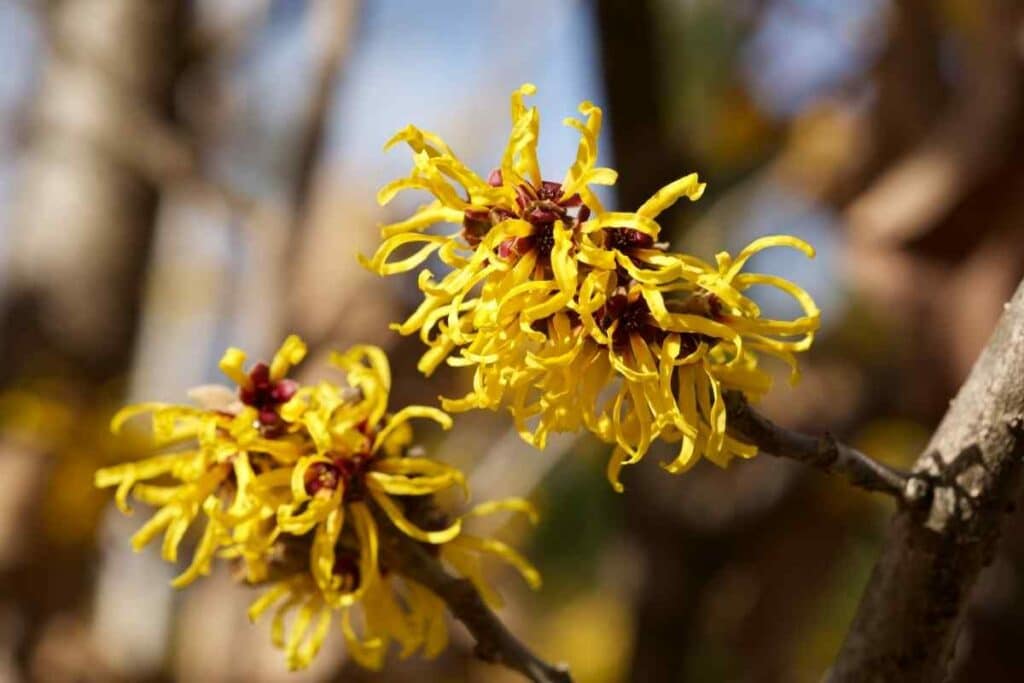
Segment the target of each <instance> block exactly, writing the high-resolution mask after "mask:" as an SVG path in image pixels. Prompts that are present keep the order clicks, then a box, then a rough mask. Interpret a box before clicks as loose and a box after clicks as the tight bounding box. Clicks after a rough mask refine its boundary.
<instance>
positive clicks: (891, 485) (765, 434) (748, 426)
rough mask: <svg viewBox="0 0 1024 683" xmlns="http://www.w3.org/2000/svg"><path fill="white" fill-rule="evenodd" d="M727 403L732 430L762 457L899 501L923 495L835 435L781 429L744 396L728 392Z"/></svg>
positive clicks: (905, 479)
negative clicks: (809, 469)
mask: <svg viewBox="0 0 1024 683" xmlns="http://www.w3.org/2000/svg"><path fill="white" fill-rule="evenodd" d="M725 400H726V406H727V409H728V413H729V422H728V424H729V429H730V430H732V431H734V432H736V433H737V435H738V436H740V437H741V438H742V439H743V440H744V441H747V442H748V443H752V444H754V445H755V446H757V447H758V449H759V450H760V451H761V452H762V453H767V454H768V455H774V456H775V457H777V458H789V459H790V460H796V461H797V462H801V463H804V464H805V465H810V466H811V467H815V468H817V469H820V470H823V471H825V472H828V473H830V474H841V475H843V476H845V477H846V478H847V479H849V480H850V483H851V484H853V485H854V486H859V487H860V488H863V489H867V490H869V491H881V492H882V493H887V494H889V495H891V496H895V497H896V498H897V499H899V500H903V501H908V502H909V501H911V500H916V499H918V498H920V496H921V495H922V493H921V486H919V485H918V484H919V482H917V481H914V484H913V485H911V484H910V482H911V481H912V479H911V478H910V477H909V476H908V475H906V474H904V473H902V472H899V471H897V470H894V469H892V468H891V467H888V466H886V465H883V464H882V463H880V462H878V461H876V460H872V459H871V458H870V457H869V456H867V455H865V454H864V453H862V452H860V451H858V450H857V449H856V448H852V447H850V446H847V445H846V444H844V443H841V442H839V441H838V440H836V438H835V437H833V436H832V435H831V434H828V433H826V434H824V435H822V436H821V437H815V436H811V435H809V434H803V433H801V432H795V431H792V430H789V429H786V428H784V427H780V426H779V425H777V424H775V423H774V422H772V421H771V420H769V419H768V418H766V417H764V416H763V415H761V414H759V413H758V412H756V411H755V410H754V409H753V408H751V407H750V404H749V403H747V400H746V399H745V398H744V397H743V394H742V393H740V392H735V391H731V392H728V393H727V394H726V397H725Z"/></svg>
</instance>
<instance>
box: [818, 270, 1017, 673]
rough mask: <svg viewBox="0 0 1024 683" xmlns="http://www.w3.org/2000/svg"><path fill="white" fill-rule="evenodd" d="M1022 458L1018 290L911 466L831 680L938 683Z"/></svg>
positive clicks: (987, 559) (1014, 485)
mask: <svg viewBox="0 0 1024 683" xmlns="http://www.w3.org/2000/svg"><path fill="white" fill-rule="evenodd" d="M1022 459H1024V284H1022V285H1021V286H1020V287H1019V288H1018V290H1017V294H1016V295H1015V296H1014V298H1013V300H1012V301H1011V302H1010V303H1009V304H1007V307H1006V311H1005V313H1004V315H1003V318H1002V320H1001V321H1000V323H999V326H998V328H997V329H996V331H995V334H994V335H993V337H992V339H991V341H990V342H989V345H988V346H987V347H986V349H985V351H984V352H983V353H982V355H981V357H980V358H979V359H978V362H977V363H976V364H975V366H974V369H973V370H972V371H971V374H970V376H969V377H968V379H967V382H966V383H965V384H964V385H963V387H962V388H961V389H960V392H959V393H958V394H957V397H956V398H955V399H954V400H953V401H952V403H951V404H950V408H949V411H948V412H947V413H946V416H945V417H944V418H943V420H942V423H941V424H940V425H939V428H938V430H937V431H936V432H935V434H934V436H933V437H932V439H931V442H930V443H929V445H928V448H927V449H926V450H925V452H924V454H923V455H922V456H921V457H920V458H919V459H918V461H917V463H916V464H915V467H914V472H915V474H916V476H917V477H918V482H917V484H918V486H919V488H920V490H921V491H922V493H924V494H925V495H924V497H923V500H922V501H921V503H920V504H918V505H907V506H904V507H903V509H901V510H900V511H899V512H898V513H897V514H896V516H895V517H894V518H893V520H892V523H891V526H890V529H889V537H888V540H887V541H886V546H885V549H884V550H883V553H882V557H881V559H880V560H879V562H878V564H877V565H876V567H875V571H874V573H873V574H872V577H871V580H870V582H869V583H868V587H867V589H866V591H865V593H864V597H863V599H862V600H861V604H860V608H859V610H858V613H857V616H856V618H855V619H854V622H853V625H852V627H851V629H850V632H849V633H848V634H847V638H846V642H845V643H844V645H843V649H842V651H841V652H840V655H839V658H838V660H837V661H836V664H835V666H834V668H833V670H832V673H831V678H830V680H831V681H833V682H834V683H835V682H840V681H896V680H898V681H941V680H943V678H944V676H945V675H946V671H947V667H948V664H949V662H950V659H951V658H952V655H953V652H954V648H955V645H956V638H957V634H958V632H959V629H960V626H961V625H962V623H963V619H964V615H965V611H966V608H967V604H968V598H969V597H970V592H971V588H972V587H973V586H974V584H975V582H976V581H977V578H978V574H979V573H980V572H981V570H982V569H983V568H984V567H985V566H986V565H987V564H988V563H989V562H990V561H991V560H992V557H993V554H994V552H995V548H996V543H997V541H998V538H999V532H1000V527H1001V526H1002V524H1003V518H1004V517H1005V516H1006V513H1007V512H1009V511H1010V510H1011V509H1012V501H1013V500H1014V497H1015V496H1016V495H1018V494H1019V479H1020V469H1021V460H1022ZM913 484H914V482H911V486H913Z"/></svg>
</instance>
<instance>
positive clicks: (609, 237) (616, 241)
mask: <svg viewBox="0 0 1024 683" xmlns="http://www.w3.org/2000/svg"><path fill="white" fill-rule="evenodd" d="M604 234H605V244H606V245H607V246H608V247H610V248H612V249H618V250H619V251H629V250H630V249H650V248H651V247H653V246H654V238H653V237H651V236H650V235H648V234H646V233H643V232H640V231H639V230H634V229H632V228H608V229H607V230H605V231H604Z"/></svg>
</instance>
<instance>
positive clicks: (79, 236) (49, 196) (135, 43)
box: [0, 0, 190, 675]
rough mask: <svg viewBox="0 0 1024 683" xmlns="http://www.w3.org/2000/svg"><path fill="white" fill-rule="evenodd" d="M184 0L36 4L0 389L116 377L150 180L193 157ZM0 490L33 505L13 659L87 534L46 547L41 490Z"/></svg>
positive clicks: (74, 570) (136, 286)
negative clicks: (179, 99) (29, 110)
mask: <svg viewBox="0 0 1024 683" xmlns="http://www.w3.org/2000/svg"><path fill="white" fill-rule="evenodd" d="M188 4H189V3H187V2H186V1H185V0H144V1H143V0H60V1H53V2H46V3H38V7H39V13H40V19H41V23H42V24H43V32H44V35H45V36H46V38H47V45H46V47H47V53H46V55H45V63H44V65H43V68H42V73H41V76H40V86H39V91H38V94H37V101H36V105H35V110H34V117H33V121H32V124H31V125H32V128H31V140H30V147H29V151H28V156H27V158H26V160H25V162H24V165H23V168H24V172H23V175H22V179H21V182H22V186H21V192H20V196H19V198H18V201H19V206H18V213H17V216H16V222H15V228H14V229H13V230H12V231H11V241H10V244H9V263H8V268H7V269H6V271H7V272H6V281H5V282H4V286H5V290H4V292H3V300H2V302H0V314H2V316H3V325H2V327H0V330H2V331H0V343H2V346H3V348H2V351H0V352H2V356H3V358H4V360H5V362H4V363H3V364H2V366H0V367H2V368H3V369H2V370H0V388H3V387H9V386H11V385H12V384H22V383H29V382H32V381H33V380H35V379H38V378H40V377H44V378H56V379H58V380H59V381H60V383H61V387H62V389H63V390H65V391H66V392H68V393H69V394H70V396H71V397H72V398H73V400H76V401H79V402H81V405H89V404H90V403H93V402H95V401H96V400H97V397H98V396H99V395H100V394H101V392H102V391H104V390H109V387H108V386H105V385H109V384H110V383H111V381H112V380H119V379H122V378H123V377H124V376H125V375H126V374H127V370H128V368H129V366H130V363H131V357H132V350H133V346H134V341H135V335H136V327H137V321H138V318H139V307H140V301H141V293H142V289H143V284H144V276H145V272H146V267H147V265H148V255H149V248H150V242H151V238H152V235H153V227H154V220H155V216H156V211H157V204H158V194H159V184H160V182H161V180H162V179H164V178H166V177H168V175H169V174H170V175H173V174H174V173H175V172H177V171H180V170H181V169H184V168H187V167H188V164H189V161H190V160H189V158H188V155H187V153H185V152H183V151H182V150H183V147H182V146H181V145H179V144H178V143H177V141H176V135H175V133H174V132H173V131H174V128H173V126H172V120H173V99H174V86H175V81H176V79H177V77H178V74H179V73H180V71H181V69H182V67H183V57H184V45H183V43H184V40H185V38H184V36H185V30H184V29H185V26H186V19H187V17H186V8H187V6H188ZM45 462H46V461H45V460H44V459H42V458H39V463H40V464H39V465H38V467H40V468H42V469H43V472H42V473H41V476H39V477H37V478H36V479H35V484H37V485H40V484H42V483H43V480H44V479H45V468H46V464H45ZM30 488H31V487H30ZM5 493H6V495H17V496H24V497H25V499H26V503H25V506H24V507H25V510H26V513H29V512H31V513H33V514H25V515H23V516H22V519H21V521H20V528H21V530H22V533H23V535H24V536H25V537H26V538H30V539H31V542H30V543H28V542H26V543H25V544H24V551H23V552H21V554H20V555H18V556H17V557H16V558H15V560H14V561H13V562H12V563H11V564H10V565H9V566H4V567H3V568H2V569H3V574H2V575H0V584H2V586H3V588H2V589H0V590H2V596H3V599H4V600H12V601H16V602H17V603H19V604H20V608H19V612H20V613H21V614H22V615H24V617H25V620H26V621H25V623H24V624H23V626H24V630H23V631H22V634H21V635H22V638H21V641H20V643H19V647H18V650H17V654H18V658H19V660H20V661H21V663H22V664H23V665H24V664H25V663H26V661H27V660H28V658H29V657H30V656H31V652H32V648H33V646H34V644H35V641H36V640H37V639H38V638H39V635H40V631H41V629H42V628H43V627H44V625H45V622H46V620H47V618H48V617H49V616H50V615H52V614H54V613H56V612H58V611H61V610H74V609H75V608H76V607H78V606H80V603H81V600H82V597H83V594H84V591H85V589H86V587H87V586H88V585H89V582H90V577H89V576H84V575H83V572H82V571H81V568H82V567H83V566H86V563H85V559H86V556H87V555H88V553H90V552H91V551H92V543H91V540H89V542H87V543H83V544H81V545H79V546H75V547H71V546H66V545H60V546H57V547H54V546H53V545H52V544H49V543H48V542H47V541H46V539H45V537H44V535H43V532H42V529H41V528H40V522H39V516H38V515H37V514H34V512H35V511H37V510H38V509H39V500H40V498H41V491H40V490H29V491H6V492H5ZM79 673H81V672H79ZM36 675H39V672H36Z"/></svg>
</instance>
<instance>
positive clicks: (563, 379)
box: [363, 84, 819, 490]
mask: <svg viewBox="0 0 1024 683" xmlns="http://www.w3.org/2000/svg"><path fill="white" fill-rule="evenodd" d="M534 91H535V88H534V86H532V85H529V84H527V85H524V86H522V87H521V88H519V90H517V91H516V92H515V93H514V94H513V95H512V132H511V135H510V137H509V140H508V144H507V146H506V148H505V152H504V154H503V156H502V159H501V164H500V166H499V167H498V168H497V169H495V170H494V171H493V172H491V174H490V175H489V176H488V177H487V178H486V179H484V178H482V177H481V176H479V175H477V174H476V173H475V172H473V171H472V170H471V169H469V168H468V167H467V166H465V165H464V164H463V163H462V162H461V161H459V159H458V158H457V157H456V156H455V154H454V153H453V152H452V150H451V149H450V148H449V147H448V146H447V145H446V144H445V143H444V142H443V141H442V140H441V139H440V138H438V136H436V135H434V134H432V133H428V132H425V131H422V130H420V129H418V128H415V127H413V126H408V127H407V128H405V129H404V130H402V131H401V132H399V133H398V134H397V135H395V136H394V137H393V138H392V139H391V141H389V142H388V147H390V146H391V145H394V144H396V143H398V142H404V143H406V144H407V145H408V146H409V147H410V148H411V149H412V152H413V159H414V166H413V169H412V172H411V173H410V175H409V176H408V177H406V178H402V179H399V180H396V181H394V182H392V183H390V184H388V185H387V186H385V187H384V188H382V189H381V190H380V192H379V194H378V201H379V202H380V203H381V204H386V203H388V202H390V201H391V200H392V198H394V197H395V196H396V194H397V193H399V192H400V191H402V190H422V191H426V192H428V193H430V194H431V195H433V197H434V200H433V201H432V202H431V203H429V204H427V205H425V206H422V207H420V208H419V209H418V210H417V211H416V212H415V213H414V214H413V215H412V216H411V217H410V218H408V219H406V220H403V221H401V222H398V223H395V224H392V225H387V226H384V227H383V228H382V231H381V234H382V237H383V238H384V241H383V243H382V244H381V246H380V248H379V249H378V250H377V252H376V253H375V254H374V255H373V257H372V258H369V259H363V262H364V265H366V266H368V267H369V268H370V269H372V270H373V271H375V272H377V273H379V274H381V275H390V274H394V273H403V272H407V271H410V270H412V269H414V268H417V267H418V266H420V265H421V264H423V263H424V262H426V261H427V259H428V258H430V257H431V256H435V255H436V257H437V258H439V259H440V261H441V262H442V263H443V264H444V265H445V266H446V267H447V272H446V273H445V274H444V276H443V277H440V278H439V279H438V278H437V277H435V275H434V274H433V273H432V272H431V271H430V270H428V269H424V270H422V271H421V272H420V273H419V279H418V283H419V288H420V290H421V291H422V292H423V301H422V303H421V304H420V305H419V307H418V308H417V309H416V310H415V312H413V314H412V315H410V316H409V318H408V319H407V320H405V321H404V322H403V323H401V324H399V325H396V326H395V328H396V329H397V330H398V331H399V332H400V333H402V334H405V335H409V334H419V336H420V338H421V339H422V341H423V342H424V344H426V345H427V346H428V347H429V348H428V350H427V352H426V353H425V354H424V355H423V357H422V358H421V360H420V363H419V369H420V371H421V372H423V373H425V374H427V375H429V374H430V373H432V372H433V371H434V370H435V369H436V368H437V367H438V366H439V365H440V364H441V363H442V362H447V363H448V364H449V365H452V366H461V367H471V368H473V370H474V375H473V384H472V391H470V392H469V393H468V394H467V395H466V396H464V397H462V398H458V399H442V400H443V404H442V405H443V407H444V408H445V409H446V410H448V411H450V412H460V411H465V410H470V409H475V408H486V409H491V410H496V409H499V408H502V407H504V408H507V409H508V410H509V411H510V412H511V414H512V416H513V417H514V419H515V423H516V426H517V429H518V431H519V433H520V434H521V435H522V437H523V438H524V439H525V440H526V441H527V442H529V443H531V444H534V445H535V446H537V447H539V448H543V447H544V444H545V442H546V439H547V436H548V434H550V433H552V432H575V431H577V430H580V429H583V428H585V429H587V430H589V431H590V432H592V433H594V434H595V435H597V436H598V437H599V438H600V439H602V440H603V441H605V442H607V443H609V444H613V445H614V446H615V449H614V452H613V455H612V458H611V460H610V462H609V467H608V474H609V478H610V480H611V481H612V483H613V485H614V486H615V487H616V488H617V489H619V490H621V485H620V484H619V483H618V476H619V471H620V469H621V467H622V466H623V465H624V464H632V463H635V462H637V461H639V460H640V459H641V458H642V457H643V456H644V454H645V453H646V452H647V450H648V448H649V447H650V445H651V443H652V442H653V441H654V440H657V439H661V440H664V441H667V442H670V443H678V444H679V450H678V454H677V455H676V457H675V458H674V459H673V460H672V461H671V462H669V463H667V464H666V465H665V467H666V469H668V470H669V471H670V472H674V473H677V472H682V471H684V470H686V469H688V468H689V467H690V466H692V465H693V464H694V463H695V462H696V461H697V460H698V458H699V457H700V456H702V455H703V456H704V457H706V458H708V459H709V460H711V461H713V462H715V463H717V464H720V465H724V464H725V463H727V462H728V460H729V459H731V457H732V456H734V455H739V456H741V457H750V456H752V455H753V454H754V453H755V449H754V448H753V447H752V446H750V445H748V444H745V443H742V442H740V441H737V440H735V439H734V438H732V437H731V436H729V435H728V434H727V431H726V413H725V402H724V398H723V392H724V391H726V390H740V391H743V392H745V393H746V394H747V395H749V396H752V397H755V398H756V397H757V396H759V395H760V394H763V393H764V392H765V391H766V390H767V389H768V387H769V384H770V377H769V375H768V374H766V373H765V372H764V371H763V370H762V369H761V368H760V367H759V365H758V359H759V358H758V357H759V354H762V353H763V354H768V355H771V356H775V357H778V358H781V359H782V360H784V361H786V362H787V363H789V364H790V366H791V367H792V369H793V376H794V378H795V377H796V373H797V370H796V360H795V356H794V354H795V353H797V352H800V351H804V350H806V349H808V348H809V347H810V345H811V342H812V339H813V335H814V331H815V330H816V329H817V327H818V323H819V311H818V308H817V306H816V305H815V304H814V302H813V301H812V299H811V297H810V296H809V295H808V294H807V293H806V292H805V291H803V290H802V289H801V288H800V287H798V286H797V285H795V284H793V283H792V282H789V281H787V280H785V279H783V278H779V277H775V276H772V275H765V274H758V273H745V272H742V271H743V268H744V266H745V264H746V263H747V261H748V260H749V259H750V257H751V256H753V255H754V254H756V253H757V252H759V251H761V250H762V249H765V248H768V247H775V246H788V247H792V248H795V249H798V250H800V251H802V252H804V253H805V254H807V255H808V256H813V254H814V251H813V249H812V248H811V247H810V245H808V244H806V243H805V242H803V241H801V240H799V239H797V238H794V237H788V236H773V237H765V238H761V239H758V240H756V241H754V242H753V243H752V244H751V245H750V246H748V247H747V248H745V249H744V250H743V251H741V252H740V253H739V254H738V255H737V256H736V257H735V258H732V257H730V255H729V254H727V253H720V254H718V255H717V257H716V262H715V263H714V264H711V263H708V262H706V261H704V260H702V259H699V258H696V257H694V256H691V255H688V254H681V253H674V252H670V251H668V250H667V249H666V247H665V245H663V244H661V243H659V242H658V238H659V233H660V230H661V228H660V226H659V225H658V223H657V221H656V219H657V217H658V215H659V214H660V213H661V212H663V211H664V210H665V209H667V208H668V207H670V206H671V205H672V204H674V203H675V202H676V201H677V200H679V199H680V198H683V197H686V198H688V199H689V200H691V201H695V200H697V199H698V198H699V197H700V196H701V194H702V193H703V191H704V184H703V183H701V182H700V181H699V180H698V178H697V175H696V174H690V175H687V176H685V177H683V178H680V179H679V180H676V181H674V182H672V183H670V184H668V185H666V186H665V187H663V188H661V189H660V190H658V191H657V192H656V193H655V194H654V195H653V196H652V197H651V198H650V199H648V200H647V201H646V202H644V203H643V204H642V205H641V206H640V207H639V208H638V209H637V210H636V211H632V212H615V211H606V210H605V209H604V207H603V206H602V205H601V202H600V200H599V199H598V197H597V196H596V195H595V194H594V191H593V189H592V186H594V185H612V184H614V183H615V181H616V172H615V171H613V170H611V169H609V168H602V167H599V166H598V165H597V159H598V149H597V140H598V134H599V132H600V127H601V110H600V109H599V108H597V107H596V106H594V105H593V104H591V103H589V102H584V103H582V104H581V105H580V107H579V111H580V113H581V114H582V117H583V118H582V119H575V118H569V119H566V121H565V123H566V125H568V126H570V127H572V128H573V129H575V130H576V131H577V132H578V133H579V135H580V142H579V147H578V152H577V154H576V159H575V162H574V163H573V164H572V166H571V167H570V168H569V170H568V172H567V173H566V175H565V177H564V179H563V180H562V181H561V182H554V181H548V180H544V179H543V178H542V176H541V173H540V169H539V166H538V163H537V141H538V130H539V115H538V112H537V109H536V108H535V107H528V106H526V105H525V104H524V101H523V99H524V97H525V96H527V95H531V94H533V93H534ZM439 224H442V225H443V224H452V225H455V226H457V230H455V231H453V232H448V233H443V232H442V233H441V234H435V233H433V232H428V230H430V229H433V228H434V227H435V226H437V225H439ZM410 245H412V246H411V250H410ZM755 286H767V287H774V288H777V289H779V290H781V291H782V292H785V293H786V294H788V295H790V296H792V297H793V298H794V299H795V300H796V301H797V302H798V303H799V305H800V306H801V307H802V309H803V315H802V316H800V317H799V318H797V319H795V320H769V319H765V318H762V317H761V314H760V311H759V309H758V307H757V305H756V304H755V303H754V301H752V300H751V299H750V298H749V297H748V296H747V295H746V292H747V290H748V289H750V288H751V287H755Z"/></svg>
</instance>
